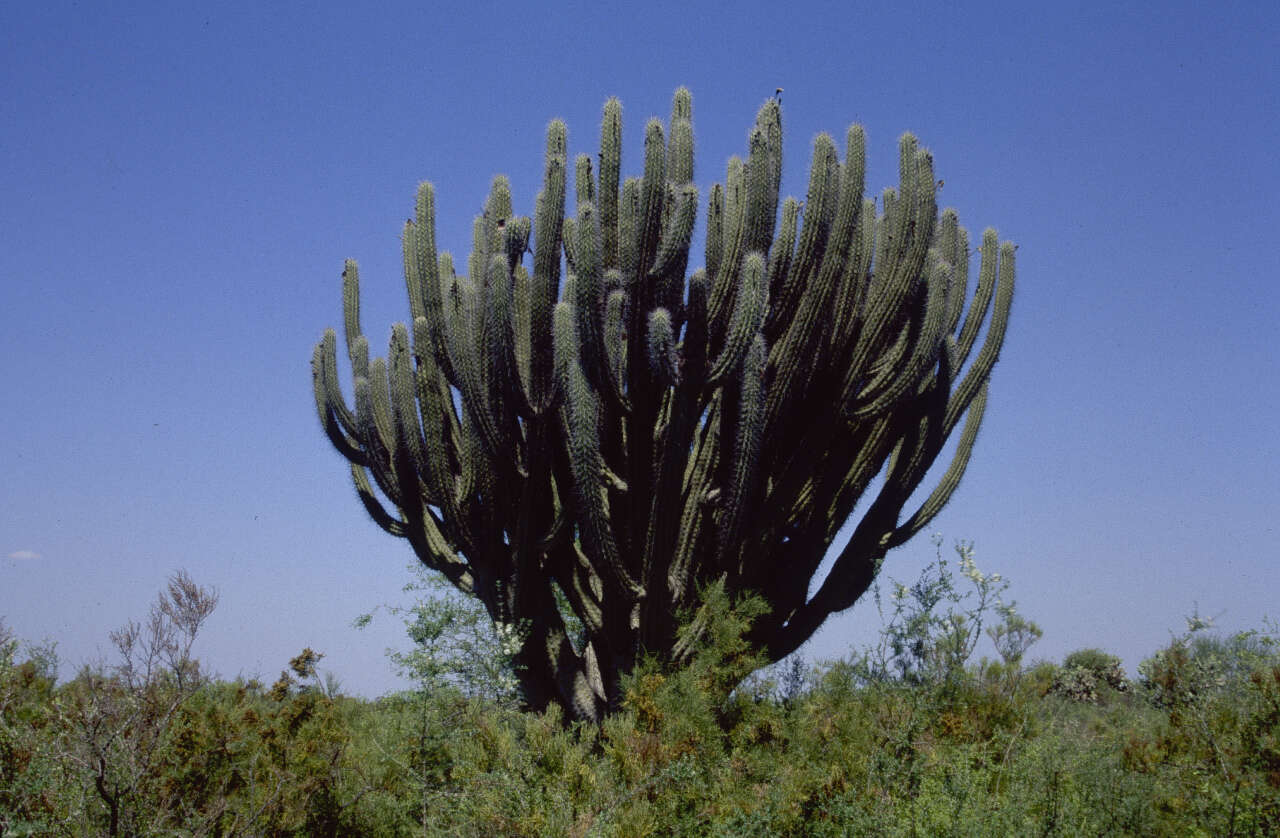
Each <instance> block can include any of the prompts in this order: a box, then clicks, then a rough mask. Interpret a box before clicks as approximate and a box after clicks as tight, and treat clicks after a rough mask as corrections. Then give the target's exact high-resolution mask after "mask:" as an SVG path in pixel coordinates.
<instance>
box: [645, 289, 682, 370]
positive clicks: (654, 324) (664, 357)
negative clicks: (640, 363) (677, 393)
mask: <svg viewBox="0 0 1280 838" xmlns="http://www.w3.org/2000/svg"><path fill="white" fill-rule="evenodd" d="M648 335H649V337H648V340H647V341H646V342H645V349H646V350H647V355H648V358H649V369H650V370H651V371H652V373H653V376H654V378H656V379H657V380H658V382H659V383H660V384H662V385H663V386H673V385H675V384H677V383H678V382H679V379H680V359H679V358H678V357H677V355H676V338H675V333H674V332H673V330H672V328H671V312H669V311H667V310H666V309H665V308H655V309H654V310H653V311H651V312H649V328H648Z"/></svg>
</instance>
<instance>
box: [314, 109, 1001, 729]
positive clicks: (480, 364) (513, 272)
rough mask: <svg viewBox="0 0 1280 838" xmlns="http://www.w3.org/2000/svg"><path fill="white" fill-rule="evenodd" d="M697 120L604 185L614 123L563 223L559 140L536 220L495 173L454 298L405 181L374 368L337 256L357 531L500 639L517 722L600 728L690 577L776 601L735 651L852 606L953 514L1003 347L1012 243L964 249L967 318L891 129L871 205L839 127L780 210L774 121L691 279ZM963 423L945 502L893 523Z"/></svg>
mask: <svg viewBox="0 0 1280 838" xmlns="http://www.w3.org/2000/svg"><path fill="white" fill-rule="evenodd" d="M692 114H693V110H692V99H691V97H690V95H689V93H688V91H687V90H684V89H683V88H682V89H680V90H678V91H677V92H676V95H675V98H674V102H673V104H672V113H671V119H670V122H669V124H668V126H667V127H665V128H664V126H663V124H662V123H661V122H660V121H658V120H651V121H650V122H649V123H648V125H647V126H646V128H645V141H644V149H645V151H644V166H643V174H642V176H641V177H640V178H629V179H626V180H623V179H622V178H621V174H620V172H621V162H620V161H621V133H622V109H621V105H620V104H619V103H618V102H617V100H616V99H611V100H609V102H608V103H606V105H605V108H604V119H603V122H602V125H601V132H600V153H599V158H598V159H599V165H598V171H593V166H592V160H591V158H590V157H588V156H586V155H583V156H580V157H579V158H578V159H577V161H576V163H575V167H574V180H575V183H574V193H573V196H572V197H573V204H574V208H575V214H574V215H573V216H571V217H566V216H565V205H566V203H567V202H568V183H567V181H568V152H567V140H566V130H565V126H564V124H563V123H562V122H560V121H558V120H557V121H554V122H552V123H551V124H550V125H549V126H548V129H547V139H546V156H545V164H544V177H543V185H542V189H541V191H540V192H539V193H538V196H537V199H536V201H535V205H534V217H533V218H532V219H529V218H526V217H521V216H516V215H514V211H513V208H512V200H511V194H510V187H509V185H508V182H507V180H506V178H504V177H498V178H495V180H494V182H493V186H492V189H491V191H490V194H489V197H488V200H487V201H486V202H485V211H484V213H483V214H482V215H481V216H480V217H479V218H477V219H476V221H475V224H474V227H473V242H472V251H471V253H470V255H469V257H468V259H467V266H468V267H467V270H468V274H467V275H466V276H457V275H455V273H454V269H453V259H452V257H451V256H450V255H449V254H447V253H441V252H437V249H436V242H435V202H434V194H433V190H432V187H431V185H430V184H429V183H424V184H422V185H421V186H420V187H419V189H418V197H417V204H416V212H415V217H414V218H413V219H412V220H410V221H409V222H407V223H406V224H405V228H404V234H403V244H404V273H405V283H406V286H407V289H408V296H409V308H410V318H411V322H410V325H408V326H406V325H401V324H397V325H396V326H395V327H394V328H393V329H392V334H391V342H390V347H389V350H388V353H387V356H386V358H373V359H370V357H369V342H368V340H367V339H366V338H365V337H364V335H363V332H362V331H361V326H360V316H359V274H358V269H357V267H356V265H355V263H354V262H348V263H347V265H346V270H345V271H344V272H343V309H344V324H345V335H346V345H347V354H348V359H349V361H350V365H351V369H352V373H353V376H354V379H355V381H354V408H353V407H350V406H348V405H347V403H346V402H345V400H344V397H343V395H342V392H341V388H340V386H339V382H338V364H337V338H336V335H335V334H334V332H333V330H328V331H326V332H325V334H324V337H323V339H322V340H321V341H320V343H319V344H318V345H317V346H316V348H315V353H314V355H313V359H312V373H313V379H314V385H315V397H316V406H317V409H318V412H319V415H320V420H321V423H322V426H323V428H324V430H325V432H326V434H327V435H328V437H329V439H330V440H331V441H332V443H333V445H334V446H335V447H336V448H337V449H338V451H339V452H340V453H341V454H342V455H343V456H344V457H345V458H346V459H347V460H348V461H349V462H350V465H351V474H352V477H353V481H354V483H355V488H356V492H357V494H358V496H359V498H360V500H361V502H362V503H363V504H364V507H365V509H366V510H367V511H368V513H369V515H370V516H371V517H372V518H373V520H374V521H375V522H376V523H377V524H378V525H379V526H381V527H382V528H383V529H384V530H386V531H387V532H389V533H390V534H392V535H395V536H398V537H401V538H405V539H408V541H409V542H410V544H411V545H412V546H413V549H414V551H415V552H416V554H417V555H418V557H419V558H420V559H421V560H422V561H423V562H424V563H425V564H426V565H427V566H429V567H431V568H433V569H435V570H438V571H439V572H441V573H443V574H444V575H445V576H446V577H447V578H448V579H449V580H450V581H451V582H452V583H453V584H454V585H455V586H457V587H458V588H459V589H460V590H462V591H464V592H465V593H468V594H471V595H474V596H476V597H478V598H479V599H480V600H481V601H482V602H483V603H484V605H485V607H486V609H487V610H488V612H489V613H490V615H491V616H492V617H493V619H494V620H496V621H500V622H502V623H504V624H508V625H516V626H519V627H520V630H521V637H522V644H523V645H522V650H521V652H520V653H519V655H518V657H517V664H518V665H519V667H520V671H519V677H520V679H521V684H522V687H523V689H524V693H525V696H526V699H527V700H528V702H529V704H530V705H531V706H533V707H545V706H546V705H548V704H550V703H557V704H560V705H561V706H563V707H564V708H566V710H567V711H568V714H569V716H570V717H572V718H578V719H587V720H598V719H600V718H601V717H602V715H603V714H604V713H606V712H608V710H609V709H610V708H611V707H613V706H616V704H617V702H618V700H619V697H620V678H621V675H622V674H623V673H625V672H626V671H628V670H629V669H630V668H631V667H633V666H634V665H635V663H636V662H637V661H638V659H639V656H640V655H642V654H645V653H649V654H656V655H658V656H660V657H665V658H667V659H668V660H673V661H678V660H679V659H680V657H681V655H682V654H683V650H682V649H681V648H680V647H679V646H678V645H677V642H676V623H675V620H676V615H677V613H678V612H680V611H681V610H682V609H685V608H687V607H688V606H690V605H692V604H694V602H693V601H694V599H695V598H696V595H697V591H698V588H699V585H701V584H704V583H707V582H710V581H713V580H717V579H723V580H724V581H725V583H726V585H727V586H728V588H729V589H730V590H748V589H749V590H753V591H755V592H757V593H759V594H761V595H763V596H764V597H765V598H766V599H767V600H768V602H769V604H770V606H771V608H772V610H771V612H770V613H769V614H767V615H765V616H764V617H762V618H761V619H760V620H759V621H758V622H757V624H756V625H755V627H754V629H753V634H752V640H753V641H754V642H755V643H756V644H758V646H759V647H760V648H762V649H764V650H765V651H766V653H767V655H768V657H769V658H770V659H774V660H777V659H780V658H781V657H783V656H785V655H787V654H789V653H790V652H792V651H794V650H795V649H796V648H798V647H799V646H800V644H802V643H803V642H804V641H805V640H807V639H808V638H809V637H810V636H811V635H812V634H813V632H814V631H815V630H816V629H817V628H818V626H820V625H821V624H822V622H823V621H824V620H825V619H826V618H827V617H828V616H830V615H831V614H833V613H835V612H837V611H840V610H843V609H845V608H848V607H849V606H851V605H853V603H854V602H855V601H856V600H857V599H858V597H860V596H861V595H862V594H863V593H864V592H865V591H866V590H867V588H868V587H869V586H870V584H871V582H872V581H873V580H874V578H875V574H876V572H877V570H878V568H879V566H880V563H881V561H882V559H883V558H884V555H885V553H886V552H887V551H888V550H889V549H891V548H893V547H895V546H897V545H899V544H902V543H903V542H905V541H906V540H907V539H909V538H910V537H911V536H912V535H914V534H915V533H917V532H918V531H919V530H920V529H921V528H922V527H924V526H925V525H926V524H927V523H928V522H929V520H930V519H932V518H933V516H935V515H936V514H937V513H938V511H939V510H940V509H941V508H942V506H943V505H944V504H945V503H946V502H947V500H948V499H949V498H950V497H951V494H952V493H953V492H954V491H955V489H956V486H957V485H958V483H959V481H960V479H961V477H962V476H963V474H964V471H965V467H966V465H967V463H968V460H969V456H970V454H971V452H972V449H973V444H974V441H975V439H976V436H977V431H978V428H979V425H980V423H981V420H982V414H983V411H984V409H985V407H986V401H987V382H988V380H989V377H990V374H991V370H992V367H993V366H994V364H995V362H996V359H997V357H998V356H999V353H1000V348H1001V345H1002V343H1003V340H1004V335H1005V330H1006V326H1007V324H1008V317H1009V310H1010V305H1011V303H1012V296H1013V282H1014V255H1013V252H1014V248H1013V246H1012V245H1011V244H1009V243H1008V242H1004V243H1001V242H1000V241H999V240H998V238H997V237H996V234H995V232H994V231H992V230H987V231H986V232H985V233H984V234H983V237H982V244H981V247H980V249H979V253H980V267H979V272H978V278H977V282H976V288H975V289H974V292H973V295H972V296H971V297H969V296H968V281H969V262H970V251H969V241H968V236H967V234H966V233H965V231H964V229H963V228H961V227H960V226H959V223H958V220H957V217H956V214H955V212H954V211H952V210H949V209H948V210H945V211H944V212H942V213H941V215H939V212H938V209H937V203H936V180H935V178H934V173H933V160H932V157H931V156H930V155H929V153H928V152H927V151H926V150H924V149H922V148H921V147H920V146H919V144H918V143H917V141H916V139H915V138H914V137H913V136H911V135H910V134H907V135H904V136H903V137H902V138H901V140H900V142H899V185H898V187H897V188H896V189H888V190H886V191H885V192H884V193H883V195H882V198H881V200H880V202H879V203H880V208H881V209H880V211H879V212H877V202H876V200H875V199H873V198H870V197H867V196H865V195H864V194H863V193H864V186H865V165H864V157H865V143H866V140H865V136H864V134H863V131H862V128H861V127H859V126H854V127H852V128H850V129H849V132H848V135H847V137H846V141H845V154H844V159H843V160H841V159H840V157H839V154H838V153H837V150H836V145H835V143H834V142H833V141H832V139H831V138H830V137H828V136H827V135H825V134H824V135H821V136H819V137H818V138H817V140H816V141H815V143H814V149H813V157H812V163H811V167H810V175H809V186H808V191H807V194H806V197H805V201H804V203H803V204H800V203H799V202H797V201H796V200H794V199H791V198H788V199H786V200H785V201H783V202H781V203H780V202H779V187H780V182H781V172H782V121H781V110H780V107H779V105H778V103H777V101H776V100H769V101H768V102H766V103H765V105H764V106H763V107H762V108H761V109H760V112H759V114H758V115H757V118H756V122H755V125H754V127H753V128H752V130H751V131H750V133H749V136H748V148H747V157H746V159H745V160H742V159H740V158H733V159H732V160H731V161H730V163H729V167H728V172H727V175H726V178H725V182H724V183H723V184H715V185H714V186H713V187H712V188H711V190H710V192H709V194H708V196H707V234H706V245H705V247H706V250H705V254H704V267H703V268H699V269H697V270H695V271H693V272H692V273H691V274H689V275H688V276H687V278H686V273H687V269H688V265H689V250H690V243H691V241H692V234H693V228H694V223H695V218H696V209H697V204H698V202H699V193H698V189H697V187H696V186H695V185H694V184H693V127H692ZM530 242H532V248H530ZM530 252H531V253H532V259H531V260H530V261H531V265H530V267H526V264H525V263H526V254H528V253H530ZM562 255H563V257H564V263H563V264H564V265H565V267H566V268H567V273H566V275H565V276H564V277H563V281H562V277H561V266H562V262H561V257H562ZM530 269H531V272H530ZM966 301H967V302H966ZM984 324H985V334H984V335H983V333H984ZM980 335H983V338H982V343H981V346H980V347H978V349H977V352H976V354H973V350H974V347H975V346H977V345H978V338H979V336H980ZM971 354H973V357H972V359H971V358H970V355H971ZM961 419H963V420H964V423H963V428H962V430H961V433H960V438H959V441H958V444H957V445H956V447H955V451H954V453H953V454H952V456H951V462H950V464H949V465H948V466H947V467H946V468H945V470H944V471H943V474H942V477H941V479H940V481H939V483H938V485H937V486H935V487H934V488H933V489H932V491H931V492H930V493H929V494H928V495H927V496H926V499H925V500H924V502H923V503H922V504H921V505H920V507H919V508H917V509H914V510H907V509H906V504H907V502H908V501H909V500H910V498H911V497H912V495H913V494H914V493H915V491H916V489H917V488H918V487H919V486H920V484H921V482H922V481H923V480H924V478H925V476H926V473H927V472H928V470H929V468H930V467H931V466H932V465H933V464H934V462H935V460H937V458H938V457H939V455H940V454H941V453H942V450H943V447H944V445H945V444H946V442H947V440H948V438H949V437H950V435H951V433H952V432H953V431H954V430H955V428H956V426H957V425H958V424H960V421H961ZM877 476H880V477H882V480H881V481H880V483H879V486H878V488H877V489H876V491H875V496H874V498H872V499H871V501H870V504H869V506H868V507H867V511H866V514H865V515H864V517H863V518H862V520H861V521H860V522H859V523H858V525H857V527H856V528H855V529H854V531H853V534H852V536H851V537H850V538H849V539H848V541H847V542H846V543H844V544H843V545H841V549H840V551H839V553H838V554H837V556H836V559H835V563H834V565H833V567H832V569H831V572H830V573H829V574H828V575H827V577H826V579H825V580H824V581H823V583H822V585H821V586H820V587H819V588H818V590H817V591H816V592H815V593H813V594H812V595H810V594H809V587H810V580H811V579H812V578H813V576H814V574H815V573H816V572H817V570H818V566H819V564H820V562H821V561H822V559H823V557H824V555H825V554H826V553H827V552H828V550H829V548H831V547H832V545H833V542H834V541H835V538H836V535H837V533H838V531H839V530H840V529H841V528H842V527H843V525H844V523H845V522H846V520H847V519H848V518H849V517H850V515H851V514H852V512H853V509H854V507H855V505H856V504H857V503H858V502H859V500H860V499H862V498H863V495H864V494H865V493H866V492H867V490H868V488H869V487H871V486H872V485H873V481H874V479H875V478H876V477H877ZM904 513H905V514H904ZM558 602H559V603H567V604H568V608H569V609H570V610H572V612H573V614H574V615H576V616H577V618H578V619H579V620H580V621H581V624H582V626H583V635H582V636H581V637H576V638H572V639H571V638H570V637H569V636H568V632H567V630H566V627H565V622H564V619H563V615H562V613H561V611H560V610H559V608H558V607H557V603H558Z"/></svg>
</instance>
